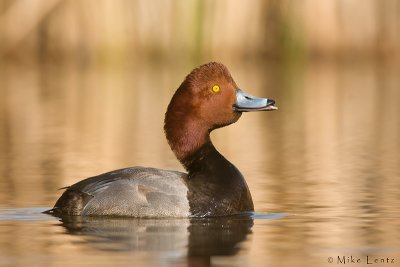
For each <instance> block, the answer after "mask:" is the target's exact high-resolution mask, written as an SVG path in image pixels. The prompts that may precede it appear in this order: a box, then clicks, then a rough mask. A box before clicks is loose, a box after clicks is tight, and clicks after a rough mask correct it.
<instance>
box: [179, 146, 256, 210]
mask: <svg viewBox="0 0 400 267" xmlns="http://www.w3.org/2000/svg"><path fill="white" fill-rule="evenodd" d="M184 164H185V166H186V168H187V169H188V171H189V176H188V181H187V185H188V188H189V191H188V200H189V205H190V212H191V214H192V216H223V215H233V214H239V213H243V212H248V211H254V205H253V200H252V197H251V194H250V191H249V189H248V186H247V184H246V181H245V180H244V178H243V176H242V174H241V173H240V171H239V170H238V169H237V168H236V167H235V166H234V165H233V164H232V163H230V162H229V161H228V160H227V159H225V157H223V156H222V155H221V154H220V153H219V152H218V151H217V150H216V149H215V147H214V146H213V145H212V143H211V142H209V143H206V144H205V145H203V146H202V147H201V148H200V149H199V150H198V151H196V152H195V153H194V154H193V155H191V156H190V157H189V158H187V159H185V161H184Z"/></svg>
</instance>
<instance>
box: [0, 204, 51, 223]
mask: <svg viewBox="0 0 400 267" xmlns="http://www.w3.org/2000/svg"><path fill="white" fill-rule="evenodd" d="M45 210H48V208H43V207H35V208H0V221H43V220H57V218H55V217H52V216H48V215H46V214H43V213H42V212H43V211H45Z"/></svg>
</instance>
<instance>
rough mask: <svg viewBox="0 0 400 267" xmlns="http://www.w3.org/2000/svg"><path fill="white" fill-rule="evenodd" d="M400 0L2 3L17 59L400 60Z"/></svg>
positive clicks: (2, 46) (2, 26)
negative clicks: (399, 0)
mask: <svg viewBox="0 0 400 267" xmlns="http://www.w3.org/2000/svg"><path fill="white" fill-rule="evenodd" d="M399 14H400V3H399V2H398V1H396V0H380V1H376V0H350V1H348V0H327V1H313V0H300V1H291V0H282V1H277V0H249V1H230V0H219V1H212V0H205V1H204V0H189V1H184V0H155V1H146V0H135V1H129V0H117V1H108V0H98V1H95V0H87V1H72V0H47V1H38V0H3V1H1V2H0V38H1V39H0V40H1V42H0V52H1V54H2V55H3V57H4V56H5V57H6V58H7V59H9V60H14V59H18V60H21V61H26V60H53V61H64V60H71V59H72V60H79V61H83V62H99V61H100V62H104V61H106V62H108V61H125V60H128V61H137V60H139V59H143V58H147V59H148V58H151V59H167V60H174V61H187V60H192V61H193V60H194V61H200V60H201V59H202V58H203V57H204V56H210V57H215V56H218V57H220V58H229V59H232V60H243V59H249V58H250V59H251V58H256V59H262V60H266V59H268V60H270V59H282V58H283V59H285V58H287V59H288V60H290V61H291V60H293V59H294V58H310V57H311V58H329V59H332V58H335V59H336V58H352V59H354V58H356V59H359V60H365V59H374V60H376V59H378V60H379V59H385V60H395V59H399V56H400V15H399Z"/></svg>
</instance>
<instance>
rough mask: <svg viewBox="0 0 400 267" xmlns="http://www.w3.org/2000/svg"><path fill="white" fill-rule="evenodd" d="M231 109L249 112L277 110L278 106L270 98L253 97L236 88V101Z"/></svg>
mask: <svg viewBox="0 0 400 267" xmlns="http://www.w3.org/2000/svg"><path fill="white" fill-rule="evenodd" d="M233 109H234V111H237V112H250V111H271V110H277V109H278V107H276V106H275V101H274V100H272V99H268V98H259V97H255V96H252V95H250V94H248V93H246V92H244V91H243V90H241V89H236V103H235V105H234V106H233Z"/></svg>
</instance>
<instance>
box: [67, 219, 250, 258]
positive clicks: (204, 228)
mask: <svg viewBox="0 0 400 267" xmlns="http://www.w3.org/2000/svg"><path fill="white" fill-rule="evenodd" d="M61 222H62V224H61V225H62V226H63V227H65V229H66V230H67V233H68V234H72V235H79V236H81V237H82V241H83V242H84V243H85V244H86V245H90V246H91V247H92V248H94V249H96V250H101V251H141V252H156V251H157V253H163V252H167V253H168V254H171V255H170V256H172V259H171V260H173V261H175V260H176V262H175V263H177V264H179V263H181V264H184V262H186V263H187V265H188V266H209V265H210V259H211V257H212V256H227V255H234V254H236V253H237V252H238V251H239V250H240V246H239V243H240V242H242V241H244V240H246V238H247V235H248V234H250V233H251V228H252V226H253V218H252V217H251V214H248V215H247V214H246V215H240V216H229V217H217V218H202V219H136V218H97V217H80V216H75V217H64V218H62V220H61ZM153 254H154V253H153ZM182 259H185V260H184V261H183V262H182V261H181V260H182Z"/></svg>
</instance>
